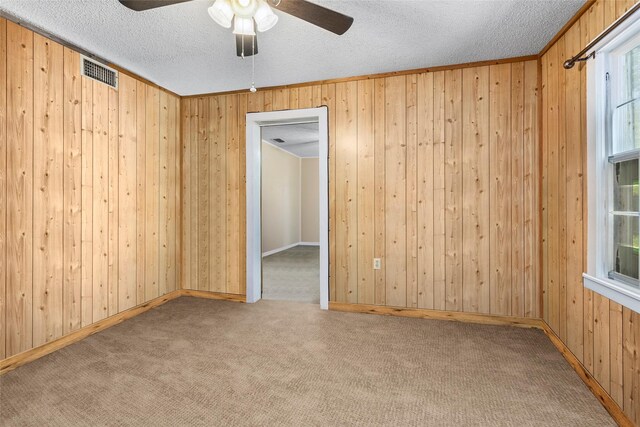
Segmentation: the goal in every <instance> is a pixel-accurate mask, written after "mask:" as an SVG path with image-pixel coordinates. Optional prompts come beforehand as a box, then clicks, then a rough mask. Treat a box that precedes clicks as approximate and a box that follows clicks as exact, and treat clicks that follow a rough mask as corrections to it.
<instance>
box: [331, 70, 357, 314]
mask: <svg viewBox="0 0 640 427" xmlns="http://www.w3.org/2000/svg"><path fill="white" fill-rule="evenodd" d="M357 120H358V84H357V82H348V83H337V84H336V169H335V175H334V176H335V180H336V183H338V182H339V183H340V185H336V199H335V207H336V246H335V248H336V258H335V259H336V301H339V302H348V303H357V302H358V222H357V221H358V216H357V199H358V196H357V194H358V188H357V185H358V122H357Z"/></svg>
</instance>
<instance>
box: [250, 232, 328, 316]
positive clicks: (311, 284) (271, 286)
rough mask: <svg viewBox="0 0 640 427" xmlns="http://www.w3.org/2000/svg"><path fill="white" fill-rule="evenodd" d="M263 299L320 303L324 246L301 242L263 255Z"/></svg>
mask: <svg viewBox="0 0 640 427" xmlns="http://www.w3.org/2000/svg"><path fill="white" fill-rule="evenodd" d="M262 298H264V299H269V300H281V301H300V302H309V303H313V304H320V248H319V247H318V246H304V245H299V246H295V247H293V248H289V249H287V250H284V251H282V252H278V253H275V254H273V255H269V256H267V257H264V258H262Z"/></svg>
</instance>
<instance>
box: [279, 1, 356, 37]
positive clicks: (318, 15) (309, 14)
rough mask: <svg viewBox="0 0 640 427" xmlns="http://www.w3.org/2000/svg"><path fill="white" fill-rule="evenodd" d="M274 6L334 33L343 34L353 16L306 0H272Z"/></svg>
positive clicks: (349, 26)
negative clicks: (278, 0)
mask: <svg viewBox="0 0 640 427" xmlns="http://www.w3.org/2000/svg"><path fill="white" fill-rule="evenodd" d="M276 4H277V5H276ZM270 5H271V6H273V7H274V8H276V9H278V10H280V11H282V12H285V13H288V14H289V15H293V16H295V17H296V18H300V19H302V20H303V21H307V22H309V23H311V24H313V25H316V26H318V27H320V28H324V29H325V30H327V31H331V32H332V33H335V34H338V35H342V34H344V33H346V32H347V30H348V29H349V28H351V24H353V18H352V17H350V16H347V15H343V14H342V13H338V12H336V11H334V10H331V9H327V8H326V7H323V6H319V5H317V4H314V3H311V2H308V1H306V0H281V1H280V2H279V3H278V2H277V0H275V1H274V0H272V1H271V2H270Z"/></svg>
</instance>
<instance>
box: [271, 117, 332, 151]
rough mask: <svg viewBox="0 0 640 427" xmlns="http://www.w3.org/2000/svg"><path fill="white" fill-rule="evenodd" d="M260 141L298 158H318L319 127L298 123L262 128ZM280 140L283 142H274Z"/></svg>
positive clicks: (312, 124)
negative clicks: (276, 139)
mask: <svg viewBox="0 0 640 427" xmlns="http://www.w3.org/2000/svg"><path fill="white" fill-rule="evenodd" d="M261 130H262V140H263V141H266V142H268V143H269V144H272V145H275V146H276V147H279V148H281V149H283V150H285V151H288V152H289V153H291V154H293V155H295V156H298V157H318V155H319V150H320V145H319V143H318V138H319V132H320V130H319V125H318V122H315V123H299V124H295V125H278V126H263V127H262V128H261ZM275 138H280V139H282V140H284V142H278V141H274V139H275Z"/></svg>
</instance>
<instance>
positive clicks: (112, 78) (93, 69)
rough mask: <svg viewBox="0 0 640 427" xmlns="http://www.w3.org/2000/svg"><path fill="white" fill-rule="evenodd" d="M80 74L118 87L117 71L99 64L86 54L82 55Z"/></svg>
mask: <svg viewBox="0 0 640 427" xmlns="http://www.w3.org/2000/svg"><path fill="white" fill-rule="evenodd" d="M80 71H81V72H82V75H83V76H86V77H89V78H90V79H93V80H97V81H99V82H101V83H104V84H106V85H108V86H111V87H112V88H115V89H117V88H118V72H117V71H116V70H114V69H113V68H109V67H107V66H105V65H102V64H100V63H99V62H96V61H94V60H92V59H89V58H87V57H86V56H83V57H82V64H81V70H80Z"/></svg>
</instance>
